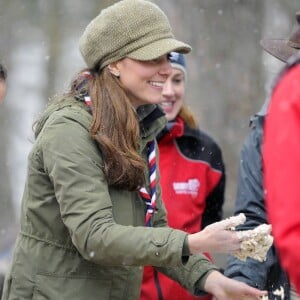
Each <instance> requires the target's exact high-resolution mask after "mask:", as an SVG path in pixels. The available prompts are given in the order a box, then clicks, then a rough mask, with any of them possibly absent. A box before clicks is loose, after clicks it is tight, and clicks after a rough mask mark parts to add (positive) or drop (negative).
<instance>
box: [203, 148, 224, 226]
mask: <svg viewBox="0 0 300 300" xmlns="http://www.w3.org/2000/svg"><path fill="white" fill-rule="evenodd" d="M213 151H214V155H213V159H214V160H215V164H216V165H217V166H218V169H220V172H221V178H220V180H219V182H218V183H217V185H216V186H215V187H214V188H213V190H212V191H211V192H210V194H209V195H208V196H207V197H206V199H205V202H206V206H205V210H204V212H203V215H202V225H201V227H202V229H203V228H204V227H206V226H207V225H209V224H212V223H215V222H218V221H220V220H222V218H223V204H224V197H225V185H226V174H225V165H224V161H223V158H222V153H221V149H220V148H219V147H218V146H217V145H215V150H213Z"/></svg>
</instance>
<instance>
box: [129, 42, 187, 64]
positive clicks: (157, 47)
mask: <svg viewBox="0 0 300 300" xmlns="http://www.w3.org/2000/svg"><path fill="white" fill-rule="evenodd" d="M191 50H192V48H191V47H190V46H189V45H188V44H185V43H183V42H180V41H177V40H175V39H172V38H168V39H163V40H158V41H155V42H152V43H150V44H149V45H146V46H144V47H142V48H139V49H137V50H135V51H133V52H131V53H129V54H127V55H126V56H127V57H130V58H133V59H137V60H143V61H146V60H152V59H155V58H158V57H161V56H163V55H165V54H167V53H170V52H172V51H175V52H179V53H183V54H186V53H189V52H190V51H191Z"/></svg>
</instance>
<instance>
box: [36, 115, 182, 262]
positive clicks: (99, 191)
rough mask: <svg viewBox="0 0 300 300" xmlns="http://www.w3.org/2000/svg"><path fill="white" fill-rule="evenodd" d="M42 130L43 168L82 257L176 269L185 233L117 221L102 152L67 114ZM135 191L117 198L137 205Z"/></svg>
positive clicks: (98, 260)
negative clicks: (135, 225)
mask: <svg viewBox="0 0 300 300" xmlns="http://www.w3.org/2000/svg"><path fill="white" fill-rule="evenodd" d="M45 126H46V128H45V130H44V134H43V137H44V141H43V150H42V151H43V160H44V166H45V170H46V172H47V174H49V178H50V180H51V182H52V185H53V187H54V190H55V195H56V199H57V201H58V205H59V209H60V214H61V218H62V221H63V222H64V224H65V226H66V227H67V228H68V231H69V233H70V236H71V238H72V242H73V244H74V246H75V247H76V248H77V250H78V251H79V252H80V254H81V255H82V256H83V257H84V258H85V259H87V260H90V261H93V262H94V263H97V264H102V265H116V266H119V265H124V264H127V265H139V266H140V265H157V266H177V265H180V264H181V263H182V248H183V243H184V239H185V237H186V233H184V232H182V231H179V230H174V229H171V228H168V227H164V228H145V227H143V226H139V227H138V226H137V227H133V226H129V225H128V226H126V225H121V224H118V223H116V222H115V220H114V214H113V210H114V207H113V204H112V199H111V197H110V191H109V190H108V185H107V182H106V180H105V176H104V174H103V172H102V168H101V165H102V161H101V153H100V151H99V149H98V147H97V145H96V143H95V142H94V141H93V140H92V139H91V137H90V134H89V132H88V130H87V129H86V128H84V127H83V126H81V124H79V123H78V122H76V120H74V119H72V118H71V117H69V116H68V117H66V116H58V117H56V118H54V120H50V121H49V123H48V124H47V125H45ZM135 193H136V192H129V191H122V192H120V197H122V195H124V197H126V198H125V199H127V201H130V197H131V199H132V201H135V200H134V199H136V197H137V196H136V195H135ZM133 194H134V195H133ZM119 200H120V201H122V200H123V199H119Z"/></svg>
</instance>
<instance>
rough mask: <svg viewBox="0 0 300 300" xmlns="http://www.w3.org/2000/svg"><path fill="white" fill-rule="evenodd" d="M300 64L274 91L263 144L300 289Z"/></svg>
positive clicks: (279, 225) (275, 216)
mask: <svg viewBox="0 0 300 300" xmlns="http://www.w3.org/2000/svg"><path fill="white" fill-rule="evenodd" d="M299 87H300V66H299V65H296V66H294V67H292V68H291V69H289V70H288V71H286V73H284V74H283V75H282V77H281V79H280V80H279V81H278V83H277V85H276V86H275V89H274V91H273V95H272V100H271V104H270V108H269V112H268V116H267V119H266V124H265V137H264V139H265V144H264V148H263V159H264V170H265V188H266V196H267V198H266V201H267V209H268V214H269V218H270V222H271V224H272V229H273V235H274V239H275V243H276V245H277V248H278V251H279V254H280V258H281V261H282V265H283V267H285V268H286V270H287V272H288V274H289V275H290V279H291V282H293V283H294V284H295V287H296V289H297V291H298V292H300V268H299V266H300V254H299V249H300V218H299V203H300V202H299V201H300V186H299V166H300V151H299V149H300V138H299V137H300V88H299Z"/></svg>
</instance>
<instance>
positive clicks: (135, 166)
mask: <svg viewBox="0 0 300 300" xmlns="http://www.w3.org/2000/svg"><path fill="white" fill-rule="evenodd" d="M89 72H90V73H91V74H92V76H91V78H90V79H89V80H88V81H87V84H86V86H83V87H81V86H82V81H83V79H82V76H81V77H80V73H79V75H78V76H77V77H76V78H75V79H74V80H73V82H72V85H71V94H73V96H78V95H80V94H82V93H84V89H86V90H87V91H88V93H89V95H90V97H91V110H92V117H93V119H92V124H91V128H90V133H91V136H92V137H93V138H94V139H95V140H96V141H97V142H98V144H99V147H100V149H101V151H102V154H103V164H104V168H103V172H104V174H105V176H106V179H107V182H108V184H109V185H112V186H115V187H118V188H121V189H125V190H136V189H138V188H139V187H140V186H142V185H143V183H144V170H145V162H144V160H143V158H142V157H141V155H140V154H139V146H140V145H139V121H138V118H137V114H136V111H135V110H134V108H133V106H132V104H131V102H130V99H129V97H128V95H127V94H126V91H125V89H124V88H123V87H122V85H121V82H120V81H119V79H118V78H117V77H116V76H114V75H112V74H111V73H110V71H109V70H108V69H107V68H104V69H103V70H101V71H99V72H95V71H91V70H89ZM78 87H80V89H79V90H78Z"/></svg>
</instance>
